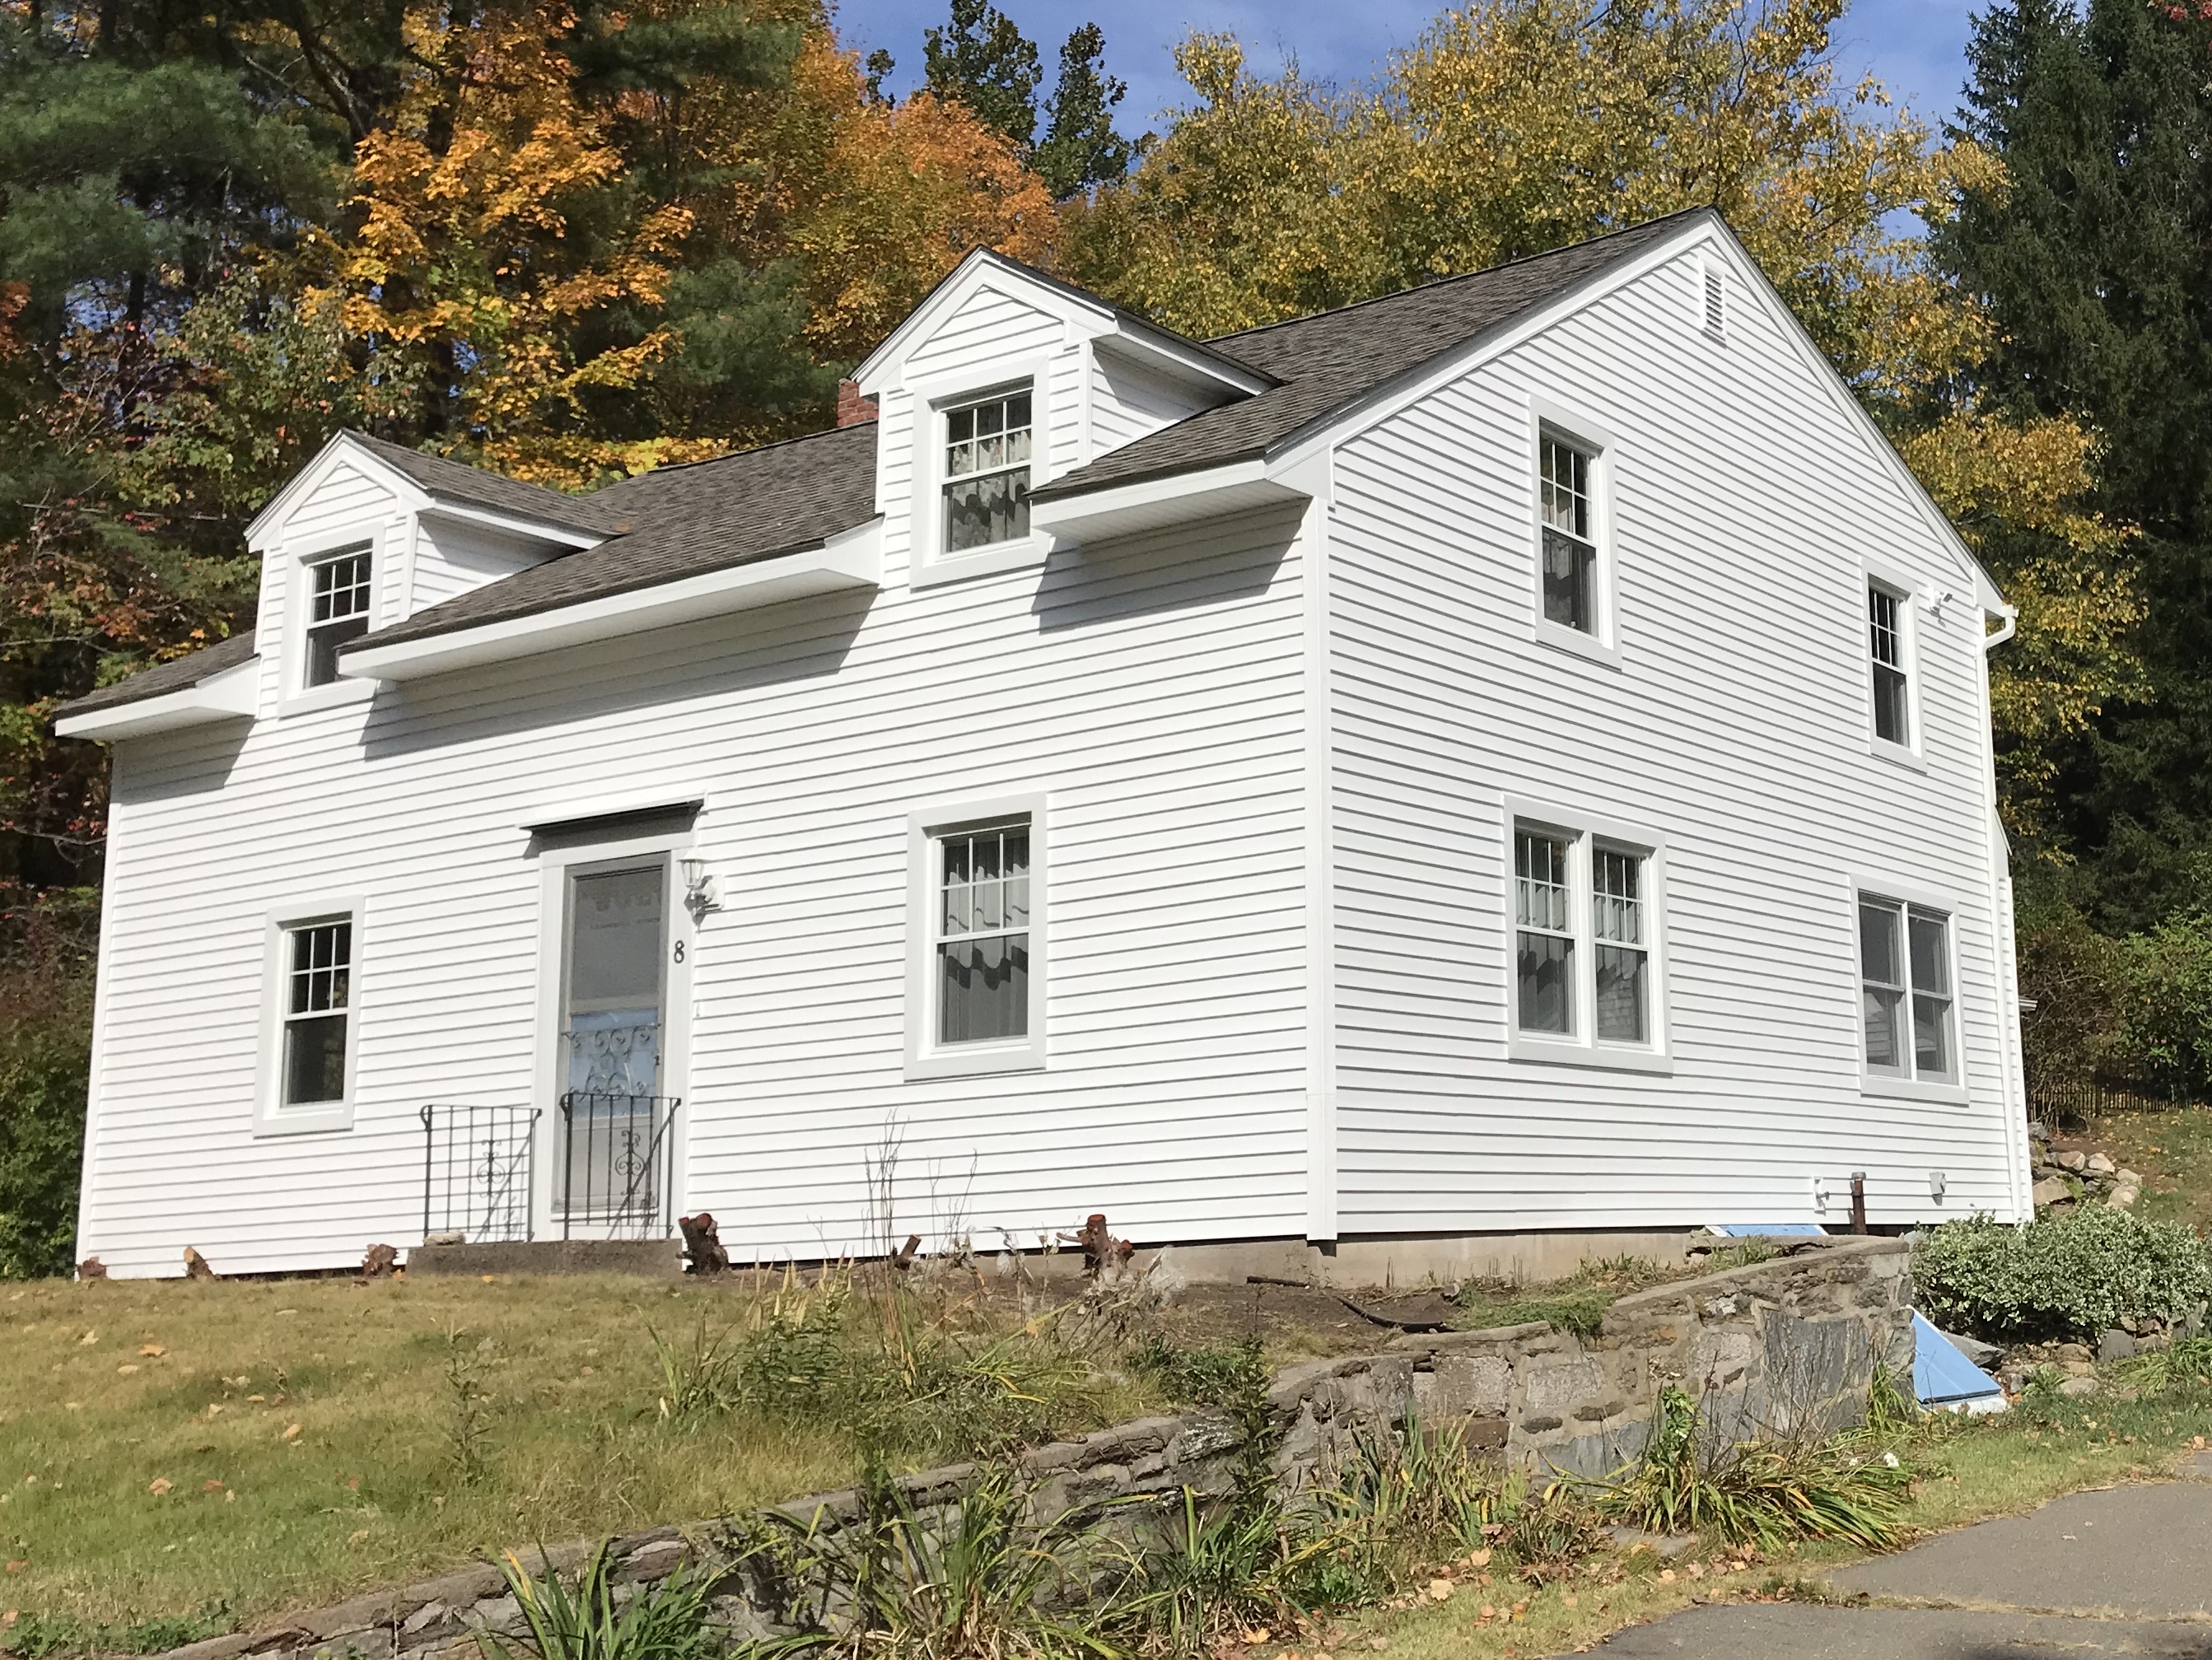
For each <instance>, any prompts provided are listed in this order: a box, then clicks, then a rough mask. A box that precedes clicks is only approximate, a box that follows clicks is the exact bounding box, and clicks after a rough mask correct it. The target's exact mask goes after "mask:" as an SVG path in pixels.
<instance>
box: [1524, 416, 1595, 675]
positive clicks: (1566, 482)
mask: <svg viewBox="0 0 2212 1660" xmlns="http://www.w3.org/2000/svg"><path fill="white" fill-rule="evenodd" d="M1539 448H1540V452H1541V453H1540V458H1539V463H1538V467H1537V495H1538V499H1539V503H1540V509H1541V510H1540V513H1539V517H1540V519H1541V521H1542V528H1543V536H1542V550H1543V556H1542V562H1543V569H1542V570H1541V572H1540V573H1539V577H1540V581H1541V587H1542V594H1541V600H1542V605H1543V614H1544V620H1545V621H1546V622H1548V623H1557V624H1558V625H1559V627H1561V628H1565V629H1573V630H1574V631H1575V632H1576V633H1577V634H1591V635H1594V634H1595V633H1596V632H1597V529H1596V512H1595V506H1594V498H1593V496H1592V490H1591V471H1592V467H1593V465H1594V461H1595V458H1594V457H1593V456H1592V455H1591V453H1589V451H1587V450H1584V449H1582V448H1580V447H1577V446H1576V445H1573V444H1571V443H1569V442H1567V441H1565V439H1562V438H1558V437H1555V436H1553V435H1552V434H1550V433H1548V432H1547V433H1545V434H1543V435H1542V436H1541V439H1540V441H1539Z"/></svg>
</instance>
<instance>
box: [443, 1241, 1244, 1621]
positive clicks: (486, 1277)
mask: <svg viewBox="0 0 2212 1660" xmlns="http://www.w3.org/2000/svg"><path fill="white" fill-rule="evenodd" d="M484 1278H485V1279H486V1280H489V1279H490V1278H491V1275H489V1274H486V1275H484ZM1267 1635H1268V1633H1267V1627H1265V1626H1255V1627H1252V1629H1251V1630H1249V1631H1248V1632H1246V1633H1244V1646H1245V1647H1246V1648H1248V1649H1256V1648H1258V1647H1259V1646H1260V1645H1261V1644H1262V1643H1264V1642H1266V1641H1267Z"/></svg>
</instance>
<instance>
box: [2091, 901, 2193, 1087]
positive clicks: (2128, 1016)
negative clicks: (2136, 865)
mask: <svg viewBox="0 0 2212 1660" xmlns="http://www.w3.org/2000/svg"><path fill="white" fill-rule="evenodd" d="M2124 960H2125V963H2126V984H2127V1006H2126V1012H2125V1013H2124V1017H2123V1018H2122V1020H2121V1023H2120V1031H2119V1034H2118V1041H2117V1049H2118V1054H2117V1055H2115V1057H2114V1058H2115V1060H2116V1061H2118V1063H2119V1065H2120V1066H2122V1067H2124V1069H2125V1070H2127V1071H2128V1072H2130V1073H2134V1074H2135V1075H2136V1077H2138V1078H2139V1079H2142V1081H2144V1082H2146V1083H2151V1082H2155V1083H2160V1084H2164V1085H2167V1086H2169V1087H2176V1088H2180V1089H2185V1090H2187V1091H2191V1093H2192V1094H2197V1095H2202V1094H2203V1092H2204V1091H2206V1089H2207V1088H2208V1087H2212V909H2206V908H2203V907H2201V906H2192V907H2191V908H2190V909H2186V910H2182V911H2177V912H2176V913H2174V915H2172V916H2169V917H2167V918H2166V921H2163V922H2160V924H2159V925H2158V926H2157V927H2155V928H2154V929H2152V930H2151V931H2150V932H2149V933H2138V934H2135V935H2132V936H2130V939H2128V941H2127V946H2126V956H2125V959H2124Z"/></svg>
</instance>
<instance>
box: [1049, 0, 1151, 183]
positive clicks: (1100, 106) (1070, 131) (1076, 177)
mask: <svg viewBox="0 0 2212 1660" xmlns="http://www.w3.org/2000/svg"><path fill="white" fill-rule="evenodd" d="M1105 58H1106V35H1105V32H1104V31H1103V30H1102V29H1101V28H1100V27H1098V25H1097V24H1096V23H1085V24H1084V25H1083V26H1082V27H1079V28H1078V29H1077V30H1076V31H1075V32H1074V33H1072V34H1070V35H1069V36H1068V37H1067V40H1066V42H1065V43H1064V44H1063V45H1062V46H1061V47H1060V78H1059V80H1058V81H1056V82H1054V85H1053V89H1052V96H1051V97H1050V98H1049V99H1048V100H1047V101H1046V104H1045V112H1046V115H1047V116H1048V123H1047V125H1046V127H1045V135H1044V142H1043V143H1041V144H1039V145H1038V146H1037V149H1036V162H1035V166H1036V171H1037V175H1038V177H1040V178H1042V179H1043V180H1044V182H1045V185H1046V187H1047V188H1048V189H1049V190H1050V191H1051V192H1052V193H1053V196H1054V198H1055V199H1057V200H1060V201H1063V202H1064V201H1066V199H1067V198H1070V197H1072V196H1075V195H1079V194H1080V193H1081V192H1084V191H1086V190H1088V189H1090V188H1091V186H1092V185H1112V184H1119V183H1120V182H1121V179H1124V178H1126V177H1127V174H1128V172H1129V162H1130V160H1131V159H1132V158H1133V156H1134V155H1135V154H1136V146H1135V145H1134V144H1133V143H1130V142H1129V141H1128V140H1127V139H1126V138H1124V137H1121V134H1119V133H1117V132H1115V131H1114V106H1115V105H1116V104H1118V103H1120V102H1121V100H1122V99H1123V98H1124V97H1126V96H1127V94H1128V91H1129V88H1127V86H1125V85H1124V84H1123V83H1122V82H1121V81H1120V80H1118V79H1116V78H1115V76H1110V75H1109V74H1107V73H1106V66H1105Z"/></svg>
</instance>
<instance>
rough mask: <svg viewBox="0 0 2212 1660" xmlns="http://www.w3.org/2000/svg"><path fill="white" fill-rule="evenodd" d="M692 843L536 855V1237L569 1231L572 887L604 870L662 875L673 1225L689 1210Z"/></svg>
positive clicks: (635, 842) (667, 834)
mask: <svg viewBox="0 0 2212 1660" xmlns="http://www.w3.org/2000/svg"><path fill="white" fill-rule="evenodd" d="M691 842H692V836H691V832H690V830H675V829H663V830H655V831H653V832H652V833H650V834H647V835H644V836H611V837H609V838H608V839H607V840H606V841H604V842H582V843H579V844H577V845H574V846H568V847H557V848H541V849H538V850H537V851H536V852H535V853H534V854H533V856H534V857H535V858H536V860H537V861H538V997H537V1002H538V1018H537V1019H536V1020H535V1021H534V1022H533V1023H532V1024H533V1025H534V1027H535V1032H534V1035H533V1037H532V1043H533V1046H534V1049H533V1058H532V1063H531V1065H532V1074H531V1087H530V1098H531V1101H532V1104H535V1105H536V1106H537V1107H538V1140H537V1146H536V1149H535V1152H536V1155H537V1156H536V1158H534V1160H533V1161H532V1163H533V1165H534V1169H535V1175H534V1177H533V1179H532V1183H531V1189H532V1191H531V1197H530V1207H531V1218H532V1225H533V1226H534V1227H536V1228H538V1229H543V1230H547V1231H550V1230H552V1229H554V1228H556V1227H557V1226H558V1225H559V1224H560V1222H561V1215H560V1213H559V1211H558V1209H557V1208H556V1207H557V1205H558V1201H559V1198H560V1185H559V1183H560V1173H559V1171H558V1169H557V1166H558V1164H559V1163H560V1157H561V1093H562V1089H563V1087H564V1072H565V1069H564V1068H563V1067H562V1065H561V1061H562V1043H561V1037H562V1022H563V1020H564V1018H565V1017H566V1014H567V1003H568V894H569V878H570V877H571V876H572V875H588V874H590V873H592V872H593V871H596V870H623V869H635V868H636V867H637V866H641V865H644V864H648V863H658V864H659V866H660V869H661V883H662V889H661V892H662V901H661V916H662V920H663V927H664V930H665V932H664V933H663V934H662V938H661V949H662V952H663V953H664V954H663V956H662V958H661V973H662V979H661V993H660V995H661V1011H660V1019H661V1046H660V1088H659V1093H660V1094H662V1095H664V1096H672V1097H674V1098H676V1099H677V1100H678V1102H679V1103H680V1105H678V1108H677V1110H676V1111H675V1114H674V1116H672V1117H671V1120H670V1122H669V1126H668V1134H670V1135H671V1137H673V1138H674V1142H675V1145H674V1146H673V1147H672V1148H671V1153H670V1158H669V1161H668V1170H669V1178H668V1180H669V1198H668V1202H669V1207H670V1213H671V1215H675V1214H678V1213H681V1212H682V1211H683V1210H684V1207H685V1195H684V1186H685V1183H684V1177H685V1173H686V1172H685V1165H686V1162H687V1161H686V1159H685V1157H684V1144H685V1140H686V1136H685V1131H686V1128H688V1124H689V1121H690V1116H691V979H692V968H693V966H694V964H696V961H697V958H698V950H697V945H698V933H697V925H696V923H695V922H694V921H692V917H691V912H690V908H689V907H687V906H686V905H685V904H684V894H683V891H682V886H681V884H680V883H679V882H678V879H677V869H678V861H679V860H681V859H682V858H683V857H684V854H686V853H688V852H689V851H690V848H691Z"/></svg>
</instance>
